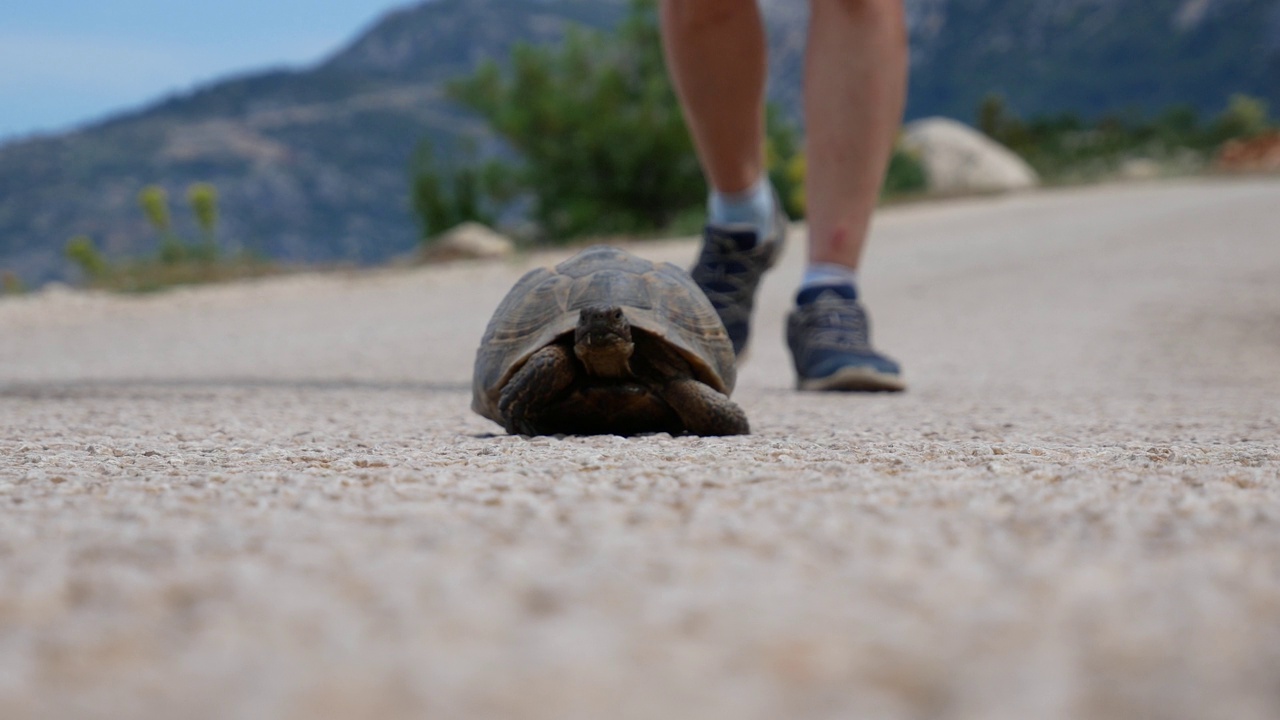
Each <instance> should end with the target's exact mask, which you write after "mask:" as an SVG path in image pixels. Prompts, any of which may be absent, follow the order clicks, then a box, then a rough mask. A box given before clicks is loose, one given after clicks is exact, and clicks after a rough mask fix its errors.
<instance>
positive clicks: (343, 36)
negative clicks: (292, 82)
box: [0, 0, 413, 143]
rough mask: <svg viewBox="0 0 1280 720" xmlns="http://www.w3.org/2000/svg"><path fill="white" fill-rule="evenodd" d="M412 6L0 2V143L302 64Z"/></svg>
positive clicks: (272, 1)
mask: <svg viewBox="0 0 1280 720" xmlns="http://www.w3.org/2000/svg"><path fill="white" fill-rule="evenodd" d="M411 4H413V0H219V1H218V2H209V3H202V2H192V3H189V2H180V1H179V0H34V1H32V2H20V1H18V0H14V1H10V0H5V1H4V2H0V143H3V142H5V141H8V140H14V139H17V138H20V137H24V136H28V135H32V134H40V133H53V132H60V131H63V130H69V129H72V128H75V127H78V126H81V125H84V124H86V123H90V122H93V121H95V120H99V119H102V118H104V117H107V116H109V115H113V114H115V113H118V112H120V111H124V110H129V109H132V108H135V107H138V106H141V105H144V104H147V103H150V102H152V101H155V100H159V99H161V98H163V97H166V96H168V95H171V94H174V93H178V92H183V91H186V90H190V89H192V88H194V87H197V86H200V85H203V84H206V83H208V82H209V81H211V80H216V79H219V78H223V77H227V76H231V75H238V74H243V73H247V72H252V71H256V70H261V69H265V68H269V67H282V66H290V67H305V66H307V65H310V64H312V63H315V62H317V61H319V60H321V59H322V58H324V57H325V56H327V55H329V54H330V53H332V52H334V51H336V50H338V49H339V48H341V47H342V46H344V45H345V44H346V43H347V42H348V41H350V40H352V39H354V37H355V36H356V35H357V34H358V33H359V32H361V31H363V30H364V29H366V28H368V27H369V26H371V25H372V24H373V23H374V22H375V21H376V20H377V19H378V18H380V17H382V15H383V14H385V13H386V12H387V11H388V10H391V9H393V8H396V7H402V6H406V5H411Z"/></svg>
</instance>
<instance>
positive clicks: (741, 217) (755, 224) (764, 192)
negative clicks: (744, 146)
mask: <svg viewBox="0 0 1280 720" xmlns="http://www.w3.org/2000/svg"><path fill="white" fill-rule="evenodd" d="M775 212H776V209H775V208H774V206H773V186H772V185H770V184H769V176H768V175H764V176H762V177H761V178H760V179H759V180H757V181H756V184H754V185H752V186H751V187H749V188H747V189H746V190H743V191H742V192H740V193H731V194H730V193H722V192H720V191H719V190H712V191H711V197H710V198H709V199H708V200H707V224H709V225H715V226H716V227H721V228H723V227H727V226H730V225H748V226H750V227H751V229H753V230H755V231H756V242H759V241H760V239H761V238H764V237H765V236H767V235H768V234H769V231H770V230H772V229H773V219H774V213H775ZM751 247H754V244H753V245H751ZM742 249H744V250H746V249H748V248H746V247H744V248H742Z"/></svg>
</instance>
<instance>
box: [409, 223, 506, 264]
mask: <svg viewBox="0 0 1280 720" xmlns="http://www.w3.org/2000/svg"><path fill="white" fill-rule="evenodd" d="M515 249H516V247H515V243H513V242H512V241H511V238H508V237H507V236H505V235H503V234H501V233H498V232H495V231H494V230H493V229H492V228H490V227H488V226H487V225H483V224H481V223H478V222H465V223H462V224H461V225H458V226H457V227H455V228H453V229H452V230H449V231H448V232H446V233H444V234H443V235H441V236H439V237H438V238H436V239H435V240H432V241H431V243H430V244H429V245H428V246H427V249H426V250H425V251H424V253H423V256H424V257H425V258H426V259H427V260H430V261H442V260H495V259H499V258H504V257H507V256H509V255H511V254H512V253H513V252H515Z"/></svg>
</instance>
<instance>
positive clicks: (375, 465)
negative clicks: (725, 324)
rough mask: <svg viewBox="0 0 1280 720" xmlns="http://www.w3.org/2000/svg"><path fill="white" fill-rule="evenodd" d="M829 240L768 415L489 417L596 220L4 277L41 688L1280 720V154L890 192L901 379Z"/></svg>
mask: <svg viewBox="0 0 1280 720" xmlns="http://www.w3.org/2000/svg"><path fill="white" fill-rule="evenodd" d="M802 238H803V228H802V227H800V226H797V227H796V228H794V232H793V234H792V238H791V243H790V245H789V247H788V251H787V254H786V256H785V259H784V262H783V263H782V264H781V265H780V267H779V268H778V269H777V270H776V271H775V272H774V273H772V274H771V275H770V276H769V278H768V280H767V281H766V284H765V286H764V288H763V291H762V298H761V309H760V312H759V314H758V317H757V319H756V335H755V340H754V343H753V346H754V347H753V351H752V355H751V357H750V359H749V361H748V362H747V363H746V364H745V366H744V367H743V368H742V369H741V373H740V380H739V387H738V391H737V393H735V398H736V399H737V400H738V401H739V402H740V403H741V404H742V405H743V407H744V408H745V409H746V411H747V412H748V414H749V415H750V417H751V421H752V424H753V429H754V431H755V432H754V434H753V435H750V436H746V437H733V438H716V439H710V438H708V439H703V438H696V437H675V438H673V437H669V436H666V435H658V436H649V437H640V438H630V439H627V438H619V437H612V436H604V437H590V438H582V437H568V438H536V439H527V438H520V437H509V436H506V435H504V434H502V432H501V429H500V428H498V427H497V426H496V425H494V424H492V423H490V422H488V421H486V420H484V419H482V418H480V417H478V416H475V415H473V414H471V413H470V411H469V410H468V402H469V389H468V388H469V382H470V373H471V363H472V360H473V357H474V353H475V348H476V344H477V342H478V340H479V337H480V334H481V332H482V330H483V329H484V324H485V322H486V321H487V319H488V317H489V315H490V314H491V313H492V311H493V309H494V307H495V306H496V305H497V302H498V300H499V299H500V298H501V297H502V295H503V294H504V293H505V292H506V291H507V289H508V288H509V287H510V286H511V284H512V283H513V282H514V281H515V280H516V279H517V278H518V277H519V276H520V275H521V274H522V273H523V272H524V271H525V270H527V269H528V268H530V267H533V266H535V265H542V264H548V263H552V262H555V261H557V260H558V259H559V258H561V257H563V256H564V254H563V253H561V254H539V255H532V256H523V257H520V258H519V259H518V260H515V261H511V262H506V263H492V264H456V265H449V266H435V267H427V268H415V269H394V270H381V271H375V272H367V273H352V274H325V275H299V276H291V277H284V278H277V279H270V280H263V281H257V282H250V283H240V284H231V285H224V286H217V287H203V288H197V289H185V290H177V291H172V292H166V293H160V294H154V295H148V296H141V297H113V296H106V295H101V294H90V293H80V292H69V291H61V292H42V293H36V294H33V295H30V296H26V297H18V298H6V299H0V718H5V719H6V720H9V719H22V718H104V719H105V718H134V719H139V720H149V719H151V718H157V719H160V718H164V719H170V718H184V719H196V720H199V719H203V718H210V719H212V718H244V719H254V720H256V719H259V718H260V719H263V720H266V719H268V718H270V719H275V718H299V719H302V718H308V719H310V718H444V719H453V718H522V719H523V718H530V719H542V718H546V719H552V718H555V719H575V720H576V719H583V720H585V719H589V718H590V719H602V718H608V719H611V720H612V719H631V718H635V719H640V718H696V719H704V718H706V719H720V718H724V719H726V720H729V719H732V720H749V719H754V718H760V719H762V720H763V719H766V718H768V719H781V718H832V719H836V718H922V719H923V718H957V719H959V718H965V719H968V718H973V719H975V720H976V719H979V718H981V719H983V720H998V719H1001V718H1010V719H1014V718H1017V719H1026V718H1036V719H1039V720H1053V719H1059V718H1060V719H1062V720H1067V719H1073V718H1137V717H1142V718H1188V719H1191V718H1195V719H1197V720H1203V719H1205V718H1232V719H1233V720H1248V719H1252V718H1257V719H1259V720H1262V719H1264V718H1276V717H1280V181H1278V180H1277V179H1266V178H1254V179H1244V180H1194V181H1178V182H1171V183H1152V184H1138V185H1117V186H1101V187H1092V188H1087V189H1072V190H1063V191H1053V192H1037V193H1031V194H1024V195H1017V196H1006V197H995V198H979V199H972V200H958V201H949V202H942V203H934V204H920V205H909V206H900V207H894V208H889V209H887V210H885V211H884V212H882V213H881V214H880V216H879V217H878V219H877V222H876V227H875V230H874V233H873V241H872V244H871V246H870V248H869V251H868V256H867V258H866V262H865V264H864V268H863V275H864V295H865V296H866V298H867V300H868V304H869V307H870V308H871V312H872V318H873V321H874V323H875V328H874V332H875V337H876V340H877V344H878V345H879V346H880V347H881V348H882V349H884V350H885V351H887V352H889V353H890V354H892V355H894V356H896V357H897V358H898V359H900V360H901V361H902V362H903V365H904V367H905V368H906V372H907V376H908V381H909V382H910V385H911V388H910V390H909V391H908V392H907V393H905V394H903V395H899V396H890V395H873V396H865V395H842V396H818V395H812V394H801V393H797V392H795V391H793V390H792V389H791V388H792V383H793V378H792V373H791V368H790V360H789V357H788V356H787V355H786V352H785V349H784V347H783V342H782V323H783V316H784V313H785V311H786V309H787V305H788V302H789V299H790V295H791V293H792V292H793V289H794V286H795V284H796V282H797V280H798V278H799V274H800V271H801V266H802V263H803V259H804V257H803V256H804V250H803V242H802ZM633 249H635V250H637V251H638V252H640V253H641V254H643V255H645V256H648V257H651V258H654V259H667V260H672V261H675V262H677V263H679V264H681V265H686V264H688V263H689V262H690V261H691V260H692V258H693V256H694V253H695V252H696V245H695V242H694V241H693V240H692V239H683V240H673V241H667V242H659V243H652V244H646V245H642V246H634V247H633Z"/></svg>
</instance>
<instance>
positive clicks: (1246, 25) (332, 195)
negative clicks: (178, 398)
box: [0, 0, 1280, 283]
mask: <svg viewBox="0 0 1280 720" xmlns="http://www.w3.org/2000/svg"><path fill="white" fill-rule="evenodd" d="M623 7H624V3H623V2H622V0H432V1H431V2H425V3H419V4H416V5H411V6H407V7H405V8H403V9H400V10H397V11H394V12H392V13H390V14H388V15H387V16H385V17H384V18H382V19H381V20H380V21H379V22H377V23H375V24H374V25H373V26H372V27H370V28H369V29H368V30H367V31H365V32H363V33H362V34H361V35H360V36H359V37H357V38H356V39H355V40H353V41H352V42H351V43H350V44H349V45H347V46H346V47H344V48H342V49H340V50H339V51H338V52H336V53H335V54H334V55H332V56H331V57H330V58H328V59H327V60H325V61H324V62H323V63H321V64H319V65H317V66H315V67H312V68H308V69H303V70H272V71H268V72H263V73H258V74H251V75H246V76H241V77H236V78H231V79H228V80H225V81H222V82H217V83H214V84H211V85H208V86H206V87H203V88H200V89H198V90H196V91H194V92H192V93H189V94H186V95H182V96H178V97H171V98H167V99H164V100H162V101H160V102H158V103H156V104H154V105H151V106H148V107H145V108H142V109H139V110H137V111H133V112H129V113H126V114H123V115H120V116H117V117H114V118H111V119H108V120H106V121H104V122H101V123H97V124H95V125H93V126H91V127H88V128H85V129H82V130H78V131H75V132H70V133H66V134H63V135H58V136H52V137H38V138H32V139H26V140H20V141H16V142H12V143H9V144H7V145H4V146H0V270H12V271H16V272H18V273H19V274H20V276H22V277H23V278H24V279H26V280H27V281H28V282H31V283H39V282H41V281H44V280H47V279H50V278H58V277H64V276H66V275H67V273H68V272H69V271H70V267H69V265H68V264H67V262H66V261H65V260H64V259H63V258H62V247H63V245H64V243H65V242H66V240H67V239H68V238H70V237H71V236H73V235H76V234H82V233H83V234H88V235H90V236H91V237H93V238H94V239H95V240H96V241H97V242H98V243H99V244H100V246H102V247H103V248H104V250H105V251H106V252H107V253H109V254H125V253H137V252H141V251H144V250H146V249H147V248H149V247H150V246H151V245H152V244H153V243H154V238H153V237H152V233H151V232H150V230H149V229H148V228H147V227H146V225H145V223H144V221H143V219H142V216H141V213H140V212H139V211H138V210H137V206H136V202H135V198H136V195H137V192H138V190H139V189H141V188H142V187H143V186H145V185H147V184H150V183H160V184H162V185H164V186H165V187H167V188H168V189H169V191H170V194H171V196H172V197H174V198H175V203H174V205H175V207H174V211H175V212H174V214H175V218H176V219H177V220H178V221H180V222H183V221H185V218H186V213H185V212H184V209H183V208H180V207H178V205H179V204H180V203H179V202H177V201H178V200H180V199H181V197H182V194H183V192H184V189H185V188H186V186H187V185H188V184H190V183H191V182H196V181H202V182H212V183H214V184H215V185H216V186H217V188H218V190H219V193H220V195H221V199H222V209H223V213H222V228H221V230H220V236H221V237H222V238H225V239H227V240H229V241H235V242H238V243H244V244H247V245H249V246H251V247H253V248H255V249H258V250H260V251H262V252H264V253H267V254H268V255H271V256H273V257H276V258H279V259H282V260H285V261H297V262H334V261H340V262H353V263H369V262H378V261H382V260H385V259H387V258H389V257H392V256H395V255H397V254H400V253H403V252H406V251H408V250H409V249H411V248H412V247H413V246H414V245H415V244H416V242H417V233H416V229H415V224H414V219H413V217H412V215H411V214H410V212H409V210H408V200H407V172H408V165H409V160H410V157H411V155H412V153H413V150H414V148H415V146H416V145H417V143H418V141H419V140H420V139H422V138H423V137H424V136H426V135H431V136H432V137H435V138H437V139H439V140H441V141H443V142H448V141H449V139H450V138H453V137H456V136H457V135H458V134H459V133H464V132H478V131H482V127H481V126H480V125H479V124H478V121H477V120H476V119H475V118H474V117H473V116H471V115H469V114H467V113H465V112H463V111H461V110H460V109H459V108H457V107H456V106H454V105H453V104H451V103H450V102H448V101H447V100H446V98H445V97H444V94H443V83H444V82H445V81H446V80H448V79H449V78H451V77H456V76H458V75H460V74H464V73H466V72H468V71H469V70H470V69H472V68H474V67H475V66H476V65H477V64H478V63H479V62H481V61H483V60H485V59H488V58H496V59H501V58H503V57H505V55H506V53H507V51H508V50H509V49H510V47H511V46H512V45H513V44H514V43H516V42H518V41H532V42H556V41H557V40H558V39H559V38H561V37H562V36H563V34H564V32H565V30H566V28H568V27H570V26H571V25H575V24H579V25H584V26H588V27H608V26H610V25H611V24H612V23H614V22H616V20H617V19H618V18H619V17H621V13H622V10H623ZM764 7H765V12H766V15H767V17H768V20H769V23H770V34H771V41H770V44H771V51H772V57H773V63H772V66H771V85H770V87H771V90H770V93H771V96H772V97H773V98H774V99H775V100H777V101H779V102H780V103H781V104H783V106H784V107H786V108H789V109H791V110H792V111H793V112H797V113H798V108H799V107H800V103H799V99H800V88H801V79H802V76H803V72H802V66H803V51H804V27H805V22H806V14H807V6H806V3H803V2H799V0H765V1H764ZM907 10H908V16H909V21H910V25H911V29H912V32H911V41H912V53H913V60H912V65H913V69H912V86H911V96H910V104H909V108H908V115H909V116H911V117H918V116H923V115H932V114H944V115H950V116H953V117H959V118H961V119H965V120H969V119H971V118H972V115H973V111H974V108H975V107H976V105H977V103H978V101H979V99H980V98H981V97H982V96H983V95H985V94H986V93H987V92H989V91H998V92H1001V93H1002V94H1004V95H1005V96H1006V97H1007V99H1008V101H1009V105H1010V107H1011V108H1013V109H1014V110H1015V111H1017V112H1020V113H1022V114H1024V115H1026V114H1034V113H1041V112H1059V111H1066V110H1071V111H1075V112H1079V113H1082V114H1086V115H1094V114H1097V113H1100V112H1104V111H1111V110H1136V111H1146V112H1150V111H1154V110H1159V109H1163V108H1165V107H1167V106H1169V105H1171V104H1173V103H1175V102H1185V103H1190V104H1193V105H1195V106H1197V107H1198V108H1200V109H1201V110H1202V111H1204V112H1216V111H1217V110H1218V109H1220V108H1221V107H1222V105H1223V104H1224V102H1225V100H1226V98H1227V97H1228V96H1229V95H1230V94H1231V93H1234V92H1247V93H1250V94H1254V95H1259V96H1262V97H1264V98H1267V99H1268V100H1270V102H1271V103H1272V108H1273V110H1274V111H1277V112H1280V0H1113V1H1111V2H1099V1H1098V0H1025V1H1023V2H1015V1H1013V0H1005V1H997V0H907Z"/></svg>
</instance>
